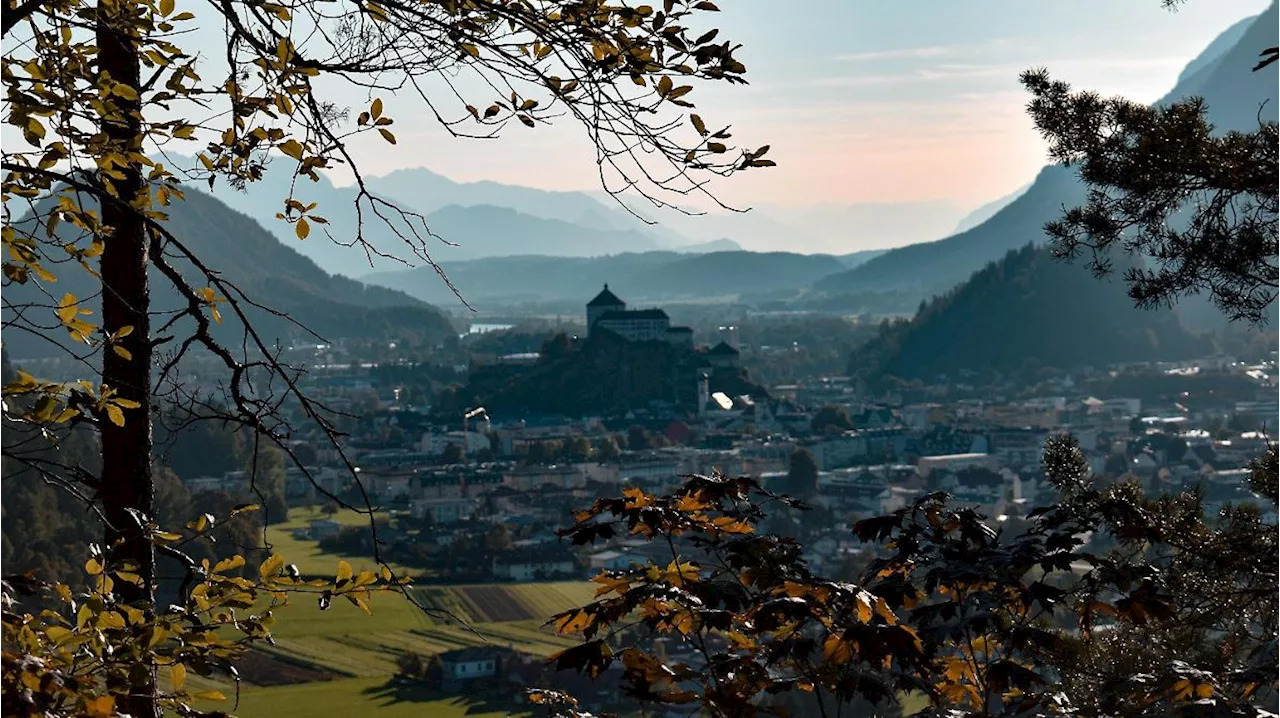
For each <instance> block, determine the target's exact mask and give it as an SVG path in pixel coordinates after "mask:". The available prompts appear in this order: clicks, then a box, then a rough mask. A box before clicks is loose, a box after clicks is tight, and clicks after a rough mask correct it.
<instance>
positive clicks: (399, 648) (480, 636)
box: [189, 509, 596, 718]
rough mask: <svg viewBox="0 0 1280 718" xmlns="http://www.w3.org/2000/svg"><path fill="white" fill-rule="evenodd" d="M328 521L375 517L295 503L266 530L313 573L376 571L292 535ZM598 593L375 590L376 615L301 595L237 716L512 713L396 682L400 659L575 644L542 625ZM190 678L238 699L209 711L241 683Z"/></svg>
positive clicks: (265, 649) (280, 617)
mask: <svg viewBox="0 0 1280 718" xmlns="http://www.w3.org/2000/svg"><path fill="white" fill-rule="evenodd" d="M321 518H327V519H333V520H335V521H338V522H339V523H341V524H343V525H349V526H358V525H362V524H365V523H366V522H367V521H368V517H367V516H364V515H361V514H358V513H356V512H354V511H341V512H339V513H337V514H334V515H325V514H323V513H322V512H320V511H319V510H315V509H294V510H293V511H291V512H290V514H289V521H287V522H284V523H281V524H277V525H274V526H271V527H269V528H268V533H267V539H268V541H270V543H271V545H272V549H273V551H274V552H275V553H279V554H280V555H281V556H283V557H284V558H285V560H286V561H288V562H289V563H294V564H296V565H297V566H298V569H299V571H300V572H301V573H303V574H304V575H314V576H332V575H333V574H334V573H335V572H336V570H337V566H338V561H339V560H341V559H343V558H345V560H347V561H348V562H349V563H350V564H351V565H352V566H353V568H354V569H355V570H357V571H360V570H366V569H368V570H372V569H376V568H377V566H376V565H375V564H374V562H373V561H372V560H371V559H364V560H361V559H359V558H353V557H340V556H336V555H334V554H331V553H327V552H325V551H323V550H321V549H320V547H319V544H318V542H317V541H313V540H309V539H301V538H295V537H294V536H293V532H294V531H295V530H296V529H301V528H307V527H308V525H309V524H310V522H311V521H312V520H315V519H321ZM392 569H393V570H395V571H396V572H397V573H400V574H402V575H409V576H413V575H414V574H415V573H416V572H415V571H413V570H411V569H406V567H399V566H394V565H393V566H392ZM595 588H596V586H595V585H594V584H592V583H590V582H587V581H551V582H540V583H526V584H516V583H492V584H474V585H456V586H452V585H451V586H437V585H421V586H416V585H410V586H409V587H408V589H407V592H408V595H409V596H410V597H412V599H413V602H416V603H417V604H419V605H420V606H421V607H422V608H419V606H415V605H414V603H413V602H411V601H410V600H409V599H408V598H406V597H405V596H404V595H401V594H399V593H395V592H386V593H375V594H374V596H373V600H372V601H370V609H371V611H372V615H368V614H365V613H364V612H363V611H361V610H360V609H359V608H357V607H356V606H354V605H352V604H350V603H349V602H347V601H345V600H335V601H334V602H333V603H332V605H331V606H330V607H329V608H328V609H327V610H324V611H321V610H320V609H319V607H318V606H317V604H316V603H315V599H314V597H310V596H297V597H295V598H294V599H293V600H292V601H291V603H290V605H289V606H287V607H285V608H283V609H280V610H279V611H278V612H277V621H276V624H275V625H274V627H273V634H274V637H275V644H274V645H264V646H261V647H259V648H258V649H256V650H255V652H254V653H253V654H251V655H250V656H249V657H248V658H247V659H246V661H245V662H244V665H243V670H242V671H241V675H242V676H243V678H244V682H243V683H242V684H241V686H240V691H239V704H238V706H237V707H236V708H235V710H234V713H235V714H236V715H239V716H242V718H259V717H261V718H290V717H291V716H313V715H366V714H367V715H370V716H372V717H375V718H383V717H385V718H398V717H399V716H409V715H413V716H415V717H416V716H432V718H435V717H436V716H439V717H441V718H450V717H451V716H464V715H465V716H469V717H473V718H484V717H485V716H499V715H508V714H509V711H510V708H511V707H510V706H506V707H503V706H489V705H475V704H468V703H465V702H463V701H462V700H460V699H451V698H444V699H442V698H441V697H440V696H439V695H432V694H429V693H427V692H426V691H425V689H423V688H420V687H417V686H411V685H397V684H395V683H394V681H393V677H394V676H395V674H396V672H397V659H398V658H399V657H400V656H401V655H403V654H406V653H415V654H418V655H421V656H424V657H426V656H431V655H435V654H439V653H443V652H446V651H450V650H453V649H457V648H465V647H469V646H483V645H493V646H503V647H510V648H513V649H515V650H518V651H521V652H524V653H528V654H532V655H541V656H547V655H550V654H552V653H554V652H556V651H559V650H561V649H563V648H566V647H569V646H571V645H574V644H575V643H576V641H575V639H573V638H570V637H564V636H557V635H555V633H554V631H552V630H550V629H548V628H546V627H545V626H544V624H545V623H546V621H547V619H549V618H550V617H551V616H552V615H554V614H556V613H558V612H561V611H565V610H568V609H570V608H574V607H576V606H581V605H583V604H585V603H588V602H590V601H591V600H592V598H593V597H594V594H595ZM424 608H425V609H427V610H426V611H424V610H423V609H424ZM450 616H452V617H453V618H450ZM189 683H190V684H191V685H192V687H193V688H196V689H200V690H207V689H214V690H218V691H221V692H222V693H223V694H225V695H226V696H227V697H228V698H229V699H230V701H228V702H227V703H221V702H217V703H214V702H208V703H206V704H205V705H203V706H202V707H203V708H205V709H207V710H228V709H231V708H232V701H235V699H236V690H235V686H234V685H232V684H229V683H227V682H224V681H219V680H217V679H207V678H200V677H198V676H191V678H190V679H189Z"/></svg>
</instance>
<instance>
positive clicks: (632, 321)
mask: <svg viewBox="0 0 1280 718" xmlns="http://www.w3.org/2000/svg"><path fill="white" fill-rule="evenodd" d="M602 329H603V330H607V331H610V332H613V333H614V334H617V335H618V336H620V337H622V338H623V339H626V340H627V341H629V342H653V341H665V342H668V343H670V344H673V345H675V346H682V347H686V348H688V349H692V348H693V330H692V329H690V328H689V327H673V326H671V318H670V317H668V316H667V313H666V312H664V311H663V310H661V309H627V303H626V302H624V301H622V300H621V299H619V298H618V295H616V294H614V293H613V292H611V291H609V285H608V284H606V285H604V289H602V290H601V291H600V293H599V294H597V295H596V298H595V299H592V300H591V301H589V302H587V336H588V337H589V336H591V335H592V334H594V333H596V332H598V331H600V330H602Z"/></svg>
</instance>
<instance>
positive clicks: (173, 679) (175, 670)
mask: <svg viewBox="0 0 1280 718" xmlns="http://www.w3.org/2000/svg"><path fill="white" fill-rule="evenodd" d="M169 682H170V683H171V684H173V690H174V692H175V693H181V692H182V686H183V685H185V684H186V682H187V667H186V666H184V665H182V664H181V663H175V664H173V665H172V666H171V667H170V668H169Z"/></svg>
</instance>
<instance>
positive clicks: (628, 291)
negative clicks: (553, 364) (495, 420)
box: [365, 250, 860, 307]
mask: <svg viewBox="0 0 1280 718" xmlns="http://www.w3.org/2000/svg"><path fill="white" fill-rule="evenodd" d="M857 261H860V260H859V258H858V257H856V256H849V257H833V256H831V255H827V254H794V253H789V252H745V251H740V250H739V251H729V252H710V253H705V254H681V253H678V252H669V251H666V252H664V251H656V252H643V253H628V254H617V255H611V256H607V257H589V258H587V257H551V256H546V255H533V256H516V257H489V258H485V259H476V260H471V261H465V262H450V263H445V264H444V265H443V269H444V271H445V273H446V274H448V276H449V279H450V280H451V281H452V282H453V283H454V285H455V286H457V287H458V289H459V291H460V292H461V293H462V296H463V297H465V298H466V300H467V301H468V303H470V304H472V306H477V305H480V306H481V307H482V306H483V305H484V304H485V303H492V302H504V303H511V302H519V301H521V300H525V299H532V300H544V301H555V300H569V301H577V300H579V299H584V294H588V293H590V292H593V291H595V288H596V287H599V286H600V285H602V284H606V283H607V284H608V285H609V286H610V287H611V288H612V289H613V290H614V291H615V292H616V293H618V295H619V296H622V297H624V298H626V299H627V300H628V301H629V302H633V303H634V302H644V301H662V300H675V299H707V298H718V297H728V296H737V295H739V294H750V295H753V296H759V295H761V294H766V293H769V292H775V291H782V292H794V291H796V290H797V289H798V288H802V287H806V286H808V285H810V284H812V283H813V282H815V281H816V280H818V279H820V278H821V277H825V276H829V275H831V274H835V273H838V272H842V271H844V270H845V269H846V268H847V267H848V266H850V264H849V263H850V262H857ZM365 279H366V280H367V281H369V282H372V283H374V284H379V285H381V286H384V287H390V288H393V289H398V290H400V291H403V292H405V293H406V294H409V295H411V296H414V297H417V298H418V299H421V300H423V301H427V302H432V303H436V304H440V305H441V306H449V305H454V304H459V302H458V299H457V297H455V296H454V295H453V294H452V292H450V291H449V289H448V288H447V287H445V286H444V285H443V283H442V282H441V281H440V279H439V277H438V276H437V275H436V273H435V271H434V270H432V269H430V268H427V267H420V268H418V269H412V270H406V271H400V272H386V273H378V274H371V275H368V276H367V277H366V278H365ZM585 298H589V297H585Z"/></svg>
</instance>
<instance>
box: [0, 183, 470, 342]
mask: <svg viewBox="0 0 1280 718" xmlns="http://www.w3.org/2000/svg"><path fill="white" fill-rule="evenodd" d="M186 194H187V196H186V199H184V200H176V201H175V202H174V204H173V205H171V206H170V207H169V216H170V219H169V220H167V221H166V222H165V224H166V226H167V227H168V228H169V229H170V231H171V232H173V234H174V235H175V236H176V237H179V238H180V239H181V240H182V242H183V243H184V245H185V246H186V247H187V248H189V249H190V250H191V251H192V252H193V253H195V254H196V256H198V257H201V258H202V260H204V261H205V262H208V264H209V265H210V267H211V268H212V269H214V270H216V271H217V272H219V274H220V275H221V277H222V278H224V279H226V280H227V281H228V282H230V283H232V284H234V285H235V286H236V287H238V288H239V290H240V291H241V292H243V294H244V295H245V296H246V297H248V298H249V299H251V300H252V301H254V302H256V303H258V304H261V305H263V306H264V307H270V308H271V309H272V310H274V312H283V313H284V314H287V315H288V316H289V317H291V318H292V319H293V320H296V321H297V322H298V323H300V324H301V325H303V326H304V327H306V328H307V329H309V330H310V332H314V333H315V334H318V335H320V337H323V338H324V339H328V340H333V339H337V338H339V337H342V338H347V339H388V338H392V339H396V338H398V339H400V340H401V341H406V342H417V343H425V344H428V345H434V344H437V343H439V342H441V341H444V340H446V339H447V338H449V337H452V336H455V332H454V329H453V327H452V325H451V324H450V323H449V320H448V319H447V318H446V317H445V316H444V315H443V314H442V313H441V312H440V311H439V310H437V309H435V308H434V307H431V306H428V305H427V304H425V303H423V302H422V301H420V300H418V299H414V298H412V297H410V296H408V295H407V294H404V293H402V292H398V291H395V290H392V289H387V288H385V287H379V286H373V285H367V284H363V283H361V282H357V281H354V280H352V279H348V278H346V277H343V276H339V275H331V274H328V273H326V272H325V271H324V270H322V269H320V268H319V267H317V266H316V264H315V263H314V262H312V261H311V260H310V259H308V258H307V257H305V256H303V255H302V254H300V253H299V252H298V251H297V250H295V249H294V248H293V247H290V246H286V245H285V244H283V243H281V242H280V241H279V240H278V239H277V238H276V237H275V236H273V235H272V234H270V233H269V232H267V231H266V230H265V229H263V227H262V226H261V225H260V224H258V223H257V222H256V221H254V220H253V219H251V218H250V217H248V216H246V215H244V214H241V213H239V212H236V211H234V210H232V209H231V208H229V207H227V206H226V205H224V204H222V203H221V202H219V201H217V200H215V199H213V198H211V197H209V196H208V195H205V194H203V193H200V192H190V191H189V192H187V193H186ZM32 224H33V220H32V219H31V217H30V216H28V217H27V218H26V219H24V220H21V221H19V222H17V223H15V225H16V226H17V227H18V228H19V229H20V231H23V228H24V227H25V228H30V227H31V226H32ZM27 231H29V229H28V230H27ZM40 231H42V230H40ZM58 235H59V237H60V238H61V239H63V241H65V242H68V243H70V242H75V241H77V236H75V235H74V234H72V233H71V232H69V231H67V225H66V224H63V225H60V226H59V228H58ZM296 244H297V240H294V246H296ZM169 254H170V255H172V254H173V252H172V250H171V251H170V253H169ZM169 260H170V262H171V263H172V264H173V265H174V267H175V268H177V269H178V270H179V271H180V272H181V273H182V274H183V276H184V278H186V279H187V280H188V281H189V282H190V283H191V284H192V286H194V287H197V288H200V287H204V286H206V285H207V284H208V282H207V280H205V279H203V278H202V277H201V275H199V274H198V273H197V272H196V270H195V268H194V267H193V266H192V265H191V264H189V263H188V262H186V261H185V260H183V259H181V258H178V257H176V256H169ZM57 274H58V281H57V283H56V284H52V285H49V286H48V287H47V290H48V292H49V293H50V294H52V295H53V296H55V297H61V296H62V295H63V294H64V293H68V292H69V293H71V294H73V295H75V296H76V297H78V298H81V299H83V300H84V302H85V306H86V307H87V308H91V309H92V310H93V311H94V314H93V315H92V316H93V317H99V316H101V311H100V307H99V306H98V305H99V302H97V301H96V300H95V299H93V298H94V297H97V296H98V294H99V292H100V290H101V286H100V285H97V284H96V283H95V281H94V279H93V278H92V277H90V276H89V275H88V274H87V273H85V272H84V271H82V270H81V269H79V268H78V267H75V266H74V265H61V267H60V268H59V269H58V271H57ZM151 288H152V302H153V307H154V310H155V311H156V312H160V313H163V312H171V311H173V310H177V309H180V308H182V307H184V306H185V302H184V301H183V300H182V298H181V297H180V296H179V295H178V293H177V292H176V291H175V290H174V289H173V288H172V286H171V285H170V283H169V281H168V280H167V279H165V278H164V277H163V276H161V275H160V274H159V272H158V271H157V270H155V269H154V268H152V270H151ZM5 300H6V301H5V304H6V306H12V305H20V304H23V303H26V302H36V303H40V304H48V303H50V301H51V300H50V299H49V298H48V297H46V296H45V295H44V294H42V293H40V290H39V289H38V288H37V287H36V286H34V284H31V283H29V284H26V285H21V284H9V285H6V286H5ZM242 305H243V306H245V309H246V313H247V314H248V316H249V319H250V321H251V322H252V323H253V325H254V326H255V328H256V329H257V330H258V332H259V334H260V335H261V336H262V337H263V338H264V339H265V340H266V341H267V342H269V343H270V342H276V341H278V342H280V343H281V344H284V345H288V344H291V343H295V342H299V341H300V342H304V343H308V342H315V341H318V340H317V339H316V337H315V336H314V335H313V334H311V333H310V332H308V331H306V330H304V329H302V328H300V327H298V326H296V325H295V324H293V323H292V322H290V321H289V320H288V319H285V318H283V317H281V316H278V315H277V314H275V313H272V312H267V311H265V310H262V309H257V308H254V307H251V306H248V305H247V304H244V303H242ZM48 311H49V316H50V317H51V318H52V309H50V310H48ZM220 313H221V315H222V319H223V321H222V322H221V323H220V324H217V325H215V326H214V327H213V328H212V331H213V332H214V335H215V337H216V338H218V339H219V340H221V341H223V342H226V343H227V344H228V345H229V346H232V347H238V346H240V341H241V338H242V336H243V326H242V325H241V324H240V322H239V321H238V320H237V318H236V317H235V316H234V314H233V312H232V311H231V310H230V309H228V308H226V307H225V306H224V307H223V308H222V310H221V312H220ZM159 316H165V315H164V314H160V315H159ZM189 329H190V327H187V326H183V325H182V323H179V325H178V326H177V327H176V328H175V329H174V332H175V333H177V336H184V334H183V332H184V331H188V330H189ZM52 335H53V337H54V338H55V339H56V340H58V341H62V340H63V339H65V338H66V332H62V331H58V332H53V333H52ZM4 346H5V349H6V351H8V352H10V353H11V354H12V355H13V357H14V358H15V359H18V358H30V357H42V356H50V355H53V354H54V353H56V349H55V350H54V351H50V350H51V349H54V348H53V347H51V345H50V344H49V343H48V342H47V341H45V340H43V339H41V338H39V337H35V336H33V335H28V334H26V333H23V332H10V333H9V334H8V335H6V336H5V342H4Z"/></svg>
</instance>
